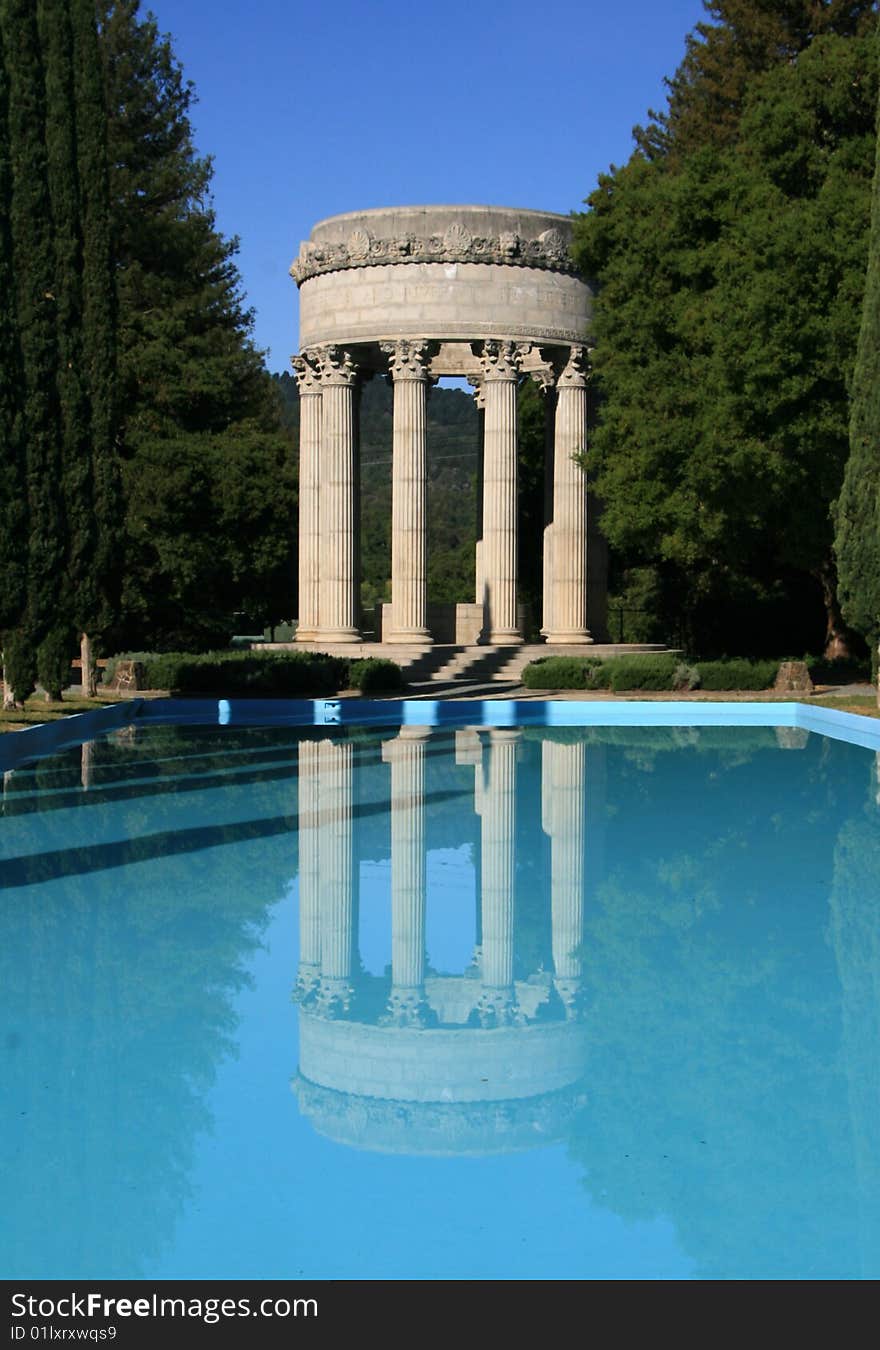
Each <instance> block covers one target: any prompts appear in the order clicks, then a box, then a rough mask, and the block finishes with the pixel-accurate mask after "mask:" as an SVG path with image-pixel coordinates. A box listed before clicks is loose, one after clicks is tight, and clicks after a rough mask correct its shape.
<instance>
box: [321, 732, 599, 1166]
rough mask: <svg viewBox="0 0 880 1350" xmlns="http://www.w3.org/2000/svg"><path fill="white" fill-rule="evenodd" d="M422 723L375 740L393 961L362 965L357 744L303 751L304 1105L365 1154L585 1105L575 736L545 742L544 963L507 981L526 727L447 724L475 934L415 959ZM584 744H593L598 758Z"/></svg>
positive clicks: (580, 782) (479, 1136)
mask: <svg viewBox="0 0 880 1350" xmlns="http://www.w3.org/2000/svg"><path fill="white" fill-rule="evenodd" d="M430 737H431V732H430V729H429V728H427V727H404V728H403V729H402V730H401V731H400V733H399V734H398V735H395V736H394V737H393V738H392V739H389V740H386V741H385V742H384V743H383V746H382V759H383V762H384V764H385V765H387V766H388V770H389V776H390V784H389V788H390V791H389V796H390V803H391V805H390V814H391V967H390V974H389V975H388V976H387V977H385V978H384V979H383V978H382V977H377V976H364V975H363V972H362V971H361V967H360V960H359V955H358V951H357V939H356V929H357V923H356V903H355V896H356V875H355V871H356V869H355V856H354V839H353V817H354V809H353V786H354V758H355V753H356V744H355V743H354V742H352V741H345V740H337V741H333V740H320V741H304V742H302V743H301V746H300V752H299V754H300V758H299V794H300V799H299V854H300V880H299V895H300V918H299V922H300V964H299V972H298V978H297V990H296V997H297V1001H298V1002H299V1003H300V1067H299V1074H298V1076H297V1080H296V1092H297V1095H298V1098H299V1102H300V1107H301V1109H302V1111H303V1112H304V1114H305V1115H306V1116H308V1117H309V1119H310V1120H311V1121H312V1123H313V1125H314V1126H315V1128H316V1129H317V1130H318V1131H319V1132H320V1133H322V1134H326V1135H328V1136H329V1137H331V1138H333V1139H335V1140H337V1141H340V1142H344V1143H347V1144H351V1145H354V1146H356V1147H358V1148H363V1149H376V1150H381V1151H388V1152H395V1153H396V1152H408V1153H438V1154H442V1153H489V1152H501V1151H508V1150H511V1149H518V1148H530V1147H534V1146H536V1145H540V1144H547V1143H551V1142H554V1141H556V1140H558V1139H560V1138H562V1137H564V1136H565V1134H566V1132H567V1128H568V1125H569V1123H570V1121H571V1118H572V1115H573V1113H574V1112H575V1111H576V1110H577V1109H578V1107H580V1106H582V1105H583V1101H584V1097H583V1089H582V1086H581V1084H582V1079H583V1075H584V1070H585V1059H586V1028H585V1026H584V1023H583V1020H582V1018H581V979H582V946H583V938H584V933H583V928H584V856H585V838H584V830H585V789H586V781H585V780H586V772H587V756H588V754H589V753H590V752H589V751H588V748H587V745H586V744H585V743H584V741H583V740H581V741H577V742H574V743H571V744H565V743H559V742H555V741H552V740H547V741H545V742H544V743H543V744H542V745H541V747H540V752H541V812H542V825H543V829H544V831H545V833H546V834H547V835H548V836H549V838H550V856H551V867H550V883H549V895H547V896H546V898H545V899H546V903H547V904H548V906H549V908H550V911H551V924H552V968H551V969H549V970H544V969H538V970H534V971H531V972H530V973H528V974H527V975H526V976H525V978H517V977H516V976H515V969H516V963H515V959H514V958H515V955H516V953H515V936H516V927H515V922H514V920H515V913H514V896H515V873H516V845H517V837H518V833H517V762H518V754H519V750H520V740H521V733H520V732H519V731H515V730H496V729H492V730H486V731H482V732H477V731H473V730H465V731H458V732H456V734H455V752H456V763H457V764H458V765H463V764H465V765H466V764H473V766H474V809H475V811H476V813H477V815H478V816H479V848H478V850H477V852H478V857H477V858H476V859H475V863H476V870H477V877H478V886H477V911H478V912H477V914H476V916H475V917H476V920H477V922H476V932H477V945H476V948H475V950H474V955H473V961H472V964H471V966H470V968H469V969H467V970H466V971H464V972H462V973H461V974H455V975H449V974H442V975H441V974H432V973H431V972H429V971H428V969H427V954H426V937H425V933H426V906H427V876H426V871H427V849H426V792H425V774H426V752H427V747H428V746H429V744H430ZM593 753H595V751H594V752H593Z"/></svg>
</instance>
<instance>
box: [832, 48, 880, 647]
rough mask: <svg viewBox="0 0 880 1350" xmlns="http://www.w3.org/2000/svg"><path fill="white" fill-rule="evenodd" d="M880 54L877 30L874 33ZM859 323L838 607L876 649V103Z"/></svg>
mask: <svg viewBox="0 0 880 1350" xmlns="http://www.w3.org/2000/svg"><path fill="white" fill-rule="evenodd" d="M877 46H878V54H880V30H878V34H877ZM877 126H878V138H877V147H876V158H875V166H874V185H873V193H872V198H871V231H870V239H869V246H868V271H867V277H866V282H865V298H864V303H863V306H862V323H861V328H860V331H859V343H858V349H857V353H856V364H855V371H854V374H853V382H852V402H851V409H850V427H849V445H850V452H849V459H848V460H847V464H846V470H845V473H844V479H843V486H842V488H841V492H840V497H839V499H838V502H837V507H836V511H835V523H836V526H837V534H836V538H835V550H836V553H837V571H838V578H839V595H840V603H841V608H842V610H843V614H844V617H845V618H846V620H847V622H848V623H850V624H851V625H852V627H853V628H855V629H856V630H857V631H858V632H860V633H862V634H863V635H864V636H865V637H866V638H867V639H868V641H869V643H870V645H871V647H872V649H874V650H876V647H877V641H878V637H880V102H878V122H877Z"/></svg>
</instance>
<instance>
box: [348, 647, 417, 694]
mask: <svg viewBox="0 0 880 1350" xmlns="http://www.w3.org/2000/svg"><path fill="white" fill-rule="evenodd" d="M348 680H349V684H350V685H351V687H352V689H360V691H361V693H362V694H391V693H396V692H397V691H398V690H400V689H402V688H403V684H404V681H403V671H402V670H401V669H400V666H399V665H398V664H397V662H396V661H388V660H385V659H383V658H380V657H376V656H368V657H365V658H364V660H363V661H352V663H351V669H350V670H349V673H348Z"/></svg>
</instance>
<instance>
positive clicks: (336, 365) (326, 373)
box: [314, 346, 358, 385]
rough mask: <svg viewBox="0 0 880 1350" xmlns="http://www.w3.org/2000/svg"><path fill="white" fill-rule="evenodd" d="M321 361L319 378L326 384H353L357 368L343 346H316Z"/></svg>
mask: <svg viewBox="0 0 880 1350" xmlns="http://www.w3.org/2000/svg"><path fill="white" fill-rule="evenodd" d="M314 350H315V351H316V352H317V353H318V356H319V359H320V363H321V379H322V381H323V383H324V384H325V385H326V384H348V385H351V384H354V383H355V381H356V380H357V377H358V368H357V366H356V365H355V363H354V359H353V357H352V354H351V352H349V351H347V350H346V349H345V347H335V346H329V347H316V348H314Z"/></svg>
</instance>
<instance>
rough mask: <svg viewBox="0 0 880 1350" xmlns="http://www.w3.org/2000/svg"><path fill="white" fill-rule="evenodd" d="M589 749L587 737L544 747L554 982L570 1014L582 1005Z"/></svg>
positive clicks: (543, 796) (544, 808)
mask: <svg viewBox="0 0 880 1350" xmlns="http://www.w3.org/2000/svg"><path fill="white" fill-rule="evenodd" d="M586 755H587V748H586V744H585V743H584V742H583V741H580V742H576V743H574V744H571V745H563V744H560V743H559V742H556V741H551V740H545V741H544V743H543V745H542V747H541V759H542V763H541V772H542V779H541V787H542V791H541V803H542V811H541V814H542V823H543V826H544V830H545V831H546V833H547V834H549V835H550V840H551V843H550V860H551V861H550V906H551V916H552V925H553V969H554V972H555V979H554V984H555V986H556V991H557V993H558V994H559V997H560V998H561V1000H562V1002H563V1004H564V1005H565V1010H566V1013H567V1015H568V1016H569V1017H571V1016H574V1015H576V1013H577V1012H578V1011H579V1006H580V1000H581V987H582V975H583V968H582V959H581V949H582V947H583V942H584V822H585V814H586V813H585V796H586V792H585V789H586V772H585V770H586Z"/></svg>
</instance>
